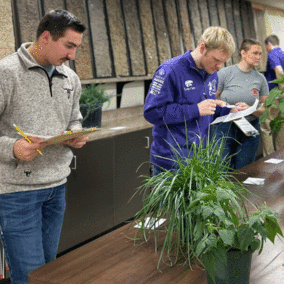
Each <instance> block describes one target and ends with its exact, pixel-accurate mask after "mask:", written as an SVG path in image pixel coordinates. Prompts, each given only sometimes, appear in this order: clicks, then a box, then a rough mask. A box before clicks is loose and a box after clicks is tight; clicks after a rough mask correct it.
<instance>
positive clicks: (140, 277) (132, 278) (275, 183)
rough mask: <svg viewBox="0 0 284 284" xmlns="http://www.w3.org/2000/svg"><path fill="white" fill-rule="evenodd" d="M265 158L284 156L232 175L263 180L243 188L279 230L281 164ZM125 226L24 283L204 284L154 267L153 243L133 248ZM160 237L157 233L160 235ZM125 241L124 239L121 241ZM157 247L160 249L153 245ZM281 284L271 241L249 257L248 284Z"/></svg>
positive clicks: (184, 272)
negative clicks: (273, 218)
mask: <svg viewBox="0 0 284 284" xmlns="http://www.w3.org/2000/svg"><path fill="white" fill-rule="evenodd" d="M269 158H279V159H284V151H278V152H275V153H274V154H272V155H270V156H269V157H266V158H263V159H260V160H258V161H256V162H254V163H252V164H250V165H249V166H247V167H245V168H243V169H241V170H239V171H238V173H239V174H238V179H239V180H240V181H243V180H245V179H246V178H247V177H263V178H265V179H266V180H265V183H264V185H262V186H254V185H248V189H249V190H251V191H252V192H253V193H255V194H257V195H258V196H257V197H255V198H256V200H257V201H259V202H260V203H263V202H264V201H265V202H266V203H267V204H268V205H269V207H270V208H271V209H273V210H275V211H276V212H278V214H279V217H280V218H279V221H280V225H281V228H282V230H283V229H284V175H283V172H284V162H282V163H280V164H277V165H274V164H267V163H264V161H265V160H267V159H269ZM128 227H129V225H126V226H124V227H121V228H120V229H117V230H115V231H113V232H111V233H109V234H107V235H105V236H103V237H100V238H98V239H96V240H94V241H92V242H90V243H88V244H86V245H84V246H82V247H80V248H78V249H76V250H74V251H72V252H70V253H68V254H66V255H63V256H62V257H60V258H58V259H56V260H55V261H52V262H50V263H49V264H47V265H45V266H43V267H41V268H39V269H36V270H35V271H33V272H32V273H31V274H30V278H29V281H30V282H29V283H30V284H58V283H60V284H85V283H92V284H102V283H108V284H112V283H117V284H126V283H129V284H134V283H135V284H149V283H151V284H164V283H167V284H176V283H183V284H206V283H207V280H206V273H205V271H204V270H201V269H200V268H198V267H194V269H193V270H190V269H189V267H188V266H182V265H176V266H174V267H170V266H169V265H168V263H164V262H162V263H161V266H160V270H161V272H162V273H161V272H160V271H158V270H157V263H158V258H159V253H160V249H158V252H155V251H154V248H155V245H154V238H150V240H149V242H148V243H143V244H141V243H137V244H136V245H134V242H133V241H132V240H130V239H129V237H134V236H135V233H138V232H139V230H138V229H135V228H133V226H132V227H131V228H130V229H129V230H128V231H127V228H128ZM162 234H163V233H161V236H162ZM126 236H127V237H128V238H127V237H126ZM159 248H161V246H159ZM272 283H275V284H281V283H284V241H283V239H280V238H276V240H275V243H274V244H271V243H270V242H267V243H265V245H264V249H263V252H262V253H261V254H260V255H258V253H257V252H256V253H254V254H253V260H252V267H251V276H250V284H272Z"/></svg>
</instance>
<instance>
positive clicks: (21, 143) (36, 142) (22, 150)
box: [13, 136, 46, 161]
mask: <svg viewBox="0 0 284 284" xmlns="http://www.w3.org/2000/svg"><path fill="white" fill-rule="evenodd" d="M28 138H29V140H30V141H31V142H32V143H29V142H28V141H27V140H26V139H25V138H22V139H20V140H17V141H16V142H15V144H14V148H13V153H14V157H15V158H17V159H19V160H21V161H32V160H33V159H34V158H35V157H36V156H37V155H39V152H38V150H42V149H43V148H44V147H46V144H40V142H41V141H43V140H44V139H40V138H35V137H30V136H29V137H28Z"/></svg>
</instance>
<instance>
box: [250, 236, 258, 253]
mask: <svg viewBox="0 0 284 284" xmlns="http://www.w3.org/2000/svg"><path fill="white" fill-rule="evenodd" d="M260 245H261V242H260V240H259V239H254V240H253V241H252V242H251V244H250V249H251V250H252V251H253V252H254V251H256V250H257V249H259V248H260Z"/></svg>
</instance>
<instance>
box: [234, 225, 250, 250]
mask: <svg viewBox="0 0 284 284" xmlns="http://www.w3.org/2000/svg"><path fill="white" fill-rule="evenodd" d="M237 235H238V239H239V244H240V249H241V250H242V251H246V250H248V247H249V245H250V244H251V242H252V241H253V239H254V232H253V230H252V229H251V228H250V227H249V226H248V225H246V224H243V225H241V226H240V228H239V230H238V233H237Z"/></svg>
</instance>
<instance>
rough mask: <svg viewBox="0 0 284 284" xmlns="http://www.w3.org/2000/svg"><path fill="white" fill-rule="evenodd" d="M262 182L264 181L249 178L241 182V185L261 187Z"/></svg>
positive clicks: (262, 179)
mask: <svg viewBox="0 0 284 284" xmlns="http://www.w3.org/2000/svg"><path fill="white" fill-rule="evenodd" d="M264 181H265V179H264V178H252V177H249V178H247V179H246V180H245V181H243V183H245V184H255V185H263V184H264Z"/></svg>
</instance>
